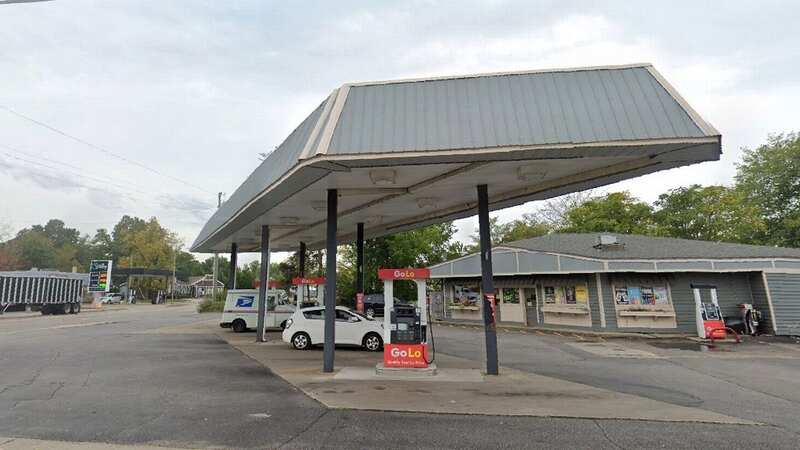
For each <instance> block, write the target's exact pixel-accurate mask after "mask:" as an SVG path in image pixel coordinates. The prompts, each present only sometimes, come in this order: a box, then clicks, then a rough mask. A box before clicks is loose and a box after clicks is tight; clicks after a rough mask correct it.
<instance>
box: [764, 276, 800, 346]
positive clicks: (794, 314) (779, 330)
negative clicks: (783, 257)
mask: <svg viewBox="0 0 800 450" xmlns="http://www.w3.org/2000/svg"><path fill="white" fill-rule="evenodd" d="M767 285H768V287H769V292H770V296H771V297H772V306H773V307H774V308H775V322H777V323H776V325H777V326H776V334H782V335H800V274H790V273H768V274H767Z"/></svg>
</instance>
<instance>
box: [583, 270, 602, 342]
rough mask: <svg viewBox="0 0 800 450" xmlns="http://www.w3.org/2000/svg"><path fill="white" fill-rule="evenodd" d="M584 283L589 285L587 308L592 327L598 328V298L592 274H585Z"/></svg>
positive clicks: (595, 281)
mask: <svg viewBox="0 0 800 450" xmlns="http://www.w3.org/2000/svg"><path fill="white" fill-rule="evenodd" d="M584 279H585V280H586V285H587V286H589V310H590V311H591V313H592V328H596V329H598V330H599V329H600V328H602V327H601V324H600V303H599V302H600V299H599V298H598V297H597V280H595V277H594V274H591V275H585V276H584Z"/></svg>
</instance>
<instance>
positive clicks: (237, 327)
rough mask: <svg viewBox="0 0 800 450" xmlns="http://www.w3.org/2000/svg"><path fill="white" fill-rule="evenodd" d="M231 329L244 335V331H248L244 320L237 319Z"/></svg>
mask: <svg viewBox="0 0 800 450" xmlns="http://www.w3.org/2000/svg"><path fill="white" fill-rule="evenodd" d="M231 328H233V332H234V333H244V330H246V329H247V324H246V323H245V322H244V320H242V319H236V320H234V321H233V323H232V324H231Z"/></svg>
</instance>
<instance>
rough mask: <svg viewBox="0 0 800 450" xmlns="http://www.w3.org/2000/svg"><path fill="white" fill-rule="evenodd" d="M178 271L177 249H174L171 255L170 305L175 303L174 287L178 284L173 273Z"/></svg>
mask: <svg viewBox="0 0 800 450" xmlns="http://www.w3.org/2000/svg"><path fill="white" fill-rule="evenodd" d="M177 271H178V248H177V247H175V250H174V252H173V253H172V303H175V285H176V284H178V279H177V278H175V272H177Z"/></svg>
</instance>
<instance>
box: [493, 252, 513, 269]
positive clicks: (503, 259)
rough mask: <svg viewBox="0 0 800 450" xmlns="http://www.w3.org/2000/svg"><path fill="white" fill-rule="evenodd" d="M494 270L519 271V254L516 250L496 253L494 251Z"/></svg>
mask: <svg viewBox="0 0 800 450" xmlns="http://www.w3.org/2000/svg"><path fill="white" fill-rule="evenodd" d="M492 272H493V273H498V274H499V273H507V274H515V273H517V255H516V253H514V252H504V253H495V252H492Z"/></svg>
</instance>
